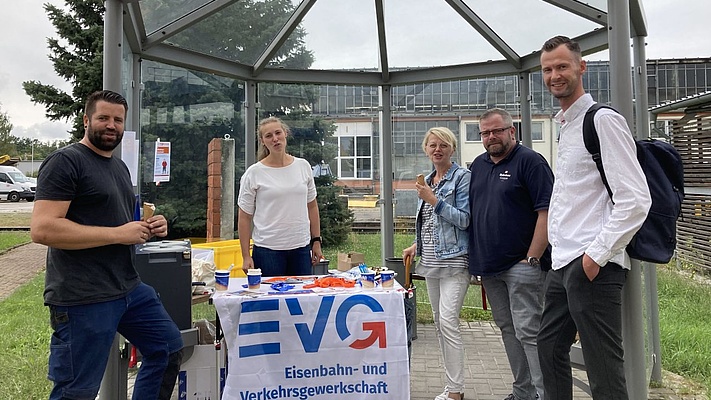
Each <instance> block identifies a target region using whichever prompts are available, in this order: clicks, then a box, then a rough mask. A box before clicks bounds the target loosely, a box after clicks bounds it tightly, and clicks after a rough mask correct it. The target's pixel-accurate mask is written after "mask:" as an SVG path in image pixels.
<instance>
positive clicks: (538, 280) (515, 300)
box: [481, 262, 545, 400]
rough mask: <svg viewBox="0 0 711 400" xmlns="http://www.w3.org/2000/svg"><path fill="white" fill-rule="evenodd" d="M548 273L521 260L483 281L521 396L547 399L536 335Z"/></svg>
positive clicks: (525, 399) (530, 399) (516, 391)
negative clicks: (546, 274) (544, 284)
mask: <svg viewBox="0 0 711 400" xmlns="http://www.w3.org/2000/svg"><path fill="white" fill-rule="evenodd" d="M544 279H545V273H544V272H543V271H541V269H540V268H538V267H532V266H530V265H528V264H527V263H521V262H520V263H517V264H515V265H514V266H513V267H511V268H509V269H508V270H506V271H504V272H502V273H500V274H498V275H494V276H483V277H482V278H481V282H482V284H483V285H484V290H486V296H487V298H488V299H489V304H490V305H491V314H492V316H493V317H494V321H495V322H496V325H497V326H498V327H499V329H501V338H502V339H503V341H504V348H505V349H506V356H507V357H508V359H509V364H510V366H511V372H512V373H513V376H514V383H513V394H514V395H515V396H516V398H517V399H522V400H534V399H535V398H536V392H538V396H539V397H540V400H543V399H544V390H543V375H542V373H541V367H540V363H539V360H538V348H537V345H536V336H537V335H538V328H539V327H540V324H541V314H542V312H543V283H544Z"/></svg>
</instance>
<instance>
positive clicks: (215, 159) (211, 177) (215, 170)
mask: <svg viewBox="0 0 711 400" xmlns="http://www.w3.org/2000/svg"><path fill="white" fill-rule="evenodd" d="M221 203H222V139H212V140H211V141H210V144H209V145H208V150H207V241H208V242H212V241H216V240H220V239H221V236H220V218H221Z"/></svg>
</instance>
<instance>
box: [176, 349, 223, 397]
mask: <svg viewBox="0 0 711 400" xmlns="http://www.w3.org/2000/svg"><path fill="white" fill-rule="evenodd" d="M218 360H219V365H220V375H219V381H218V380H217V379H218V376H217V363H218ZM225 374H226V371H225V344H224V342H223V343H222V348H221V349H220V351H217V350H215V346H214V345H211V344H209V345H205V344H203V345H196V346H194V347H193V354H192V355H191V356H190V358H189V359H188V360H187V361H185V360H184V361H183V364H182V365H181V366H180V372H179V374H178V385H177V386H178V398H179V399H180V400H203V399H219V398H220V396H221V395H222V390H224V386H225ZM218 382H219V383H218ZM218 385H219V390H220V394H217V393H215V392H216V391H217V386H218Z"/></svg>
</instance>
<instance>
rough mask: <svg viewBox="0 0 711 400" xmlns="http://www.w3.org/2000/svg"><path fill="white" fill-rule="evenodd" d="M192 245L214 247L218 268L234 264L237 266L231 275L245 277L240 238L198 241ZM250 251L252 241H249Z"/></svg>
mask: <svg viewBox="0 0 711 400" xmlns="http://www.w3.org/2000/svg"><path fill="white" fill-rule="evenodd" d="M192 247H193V248H197V249H212V251H213V255H214V257H215V268H216V269H228V268H229V267H230V264H234V266H235V267H234V268H233V269H232V273H230V277H232V278H244V277H245V276H246V275H245V274H244V271H242V249H241V248H240V244H239V239H235V240H222V241H219V242H208V243H198V244H193V245H192ZM249 253H250V254H252V241H250V243H249Z"/></svg>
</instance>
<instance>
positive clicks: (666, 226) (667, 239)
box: [583, 103, 684, 264]
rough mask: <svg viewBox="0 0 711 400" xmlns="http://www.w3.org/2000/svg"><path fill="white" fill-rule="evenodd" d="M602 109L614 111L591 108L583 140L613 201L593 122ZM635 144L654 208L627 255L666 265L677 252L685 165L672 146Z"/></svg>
mask: <svg viewBox="0 0 711 400" xmlns="http://www.w3.org/2000/svg"><path fill="white" fill-rule="evenodd" d="M600 108H610V109H613V108H612V107H609V106H606V105H604V104H600V103H595V104H594V105H593V106H592V107H590V108H589V109H588V111H587V112H586V113H585V119H584V120H583V140H584V141H585V148H586V149H587V150H588V152H589V153H590V154H591V155H592V159H593V161H595V165H597V170H598V171H600V177H601V178H602V183H603V184H605V188H607V194H608V195H610V201H612V190H610V185H609V184H608V183H607V177H605V171H604V170H603V169H602V158H601V156H600V138H599V137H598V135H597V130H596V129H595V123H594V119H593V118H594V116H595V113H596V112H597V110H599V109H600ZM613 110H614V109H613ZM615 112H616V111H615ZM635 142H636V144H637V160H638V161H639V164H640V166H641V167H642V171H643V172H644V175H645V176H646V177H647V185H648V186H649V193H650V194H651V197H652V207H651V208H650V209H649V214H648V215H647V219H646V220H645V221H644V223H643V224H642V227H641V228H639V231H637V233H636V234H635V235H634V237H633V238H632V241H631V242H630V243H629V244H628V245H627V254H629V256H630V257H632V258H635V259H637V260H642V261H648V262H652V263H657V264H666V263H668V262H669V260H671V258H672V255H673V254H674V250H675V249H676V220H677V219H678V218H679V215H680V214H681V202H682V201H683V200H684V166H683V164H682V162H681V156H680V155H679V153H678V152H677V151H676V149H675V148H674V146H672V145H671V144H669V143H666V142H664V141H661V140H654V139H646V140H637V141H635ZM613 204H614V201H613Z"/></svg>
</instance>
